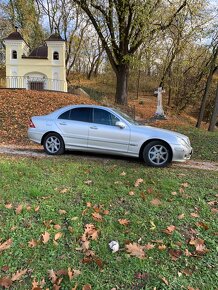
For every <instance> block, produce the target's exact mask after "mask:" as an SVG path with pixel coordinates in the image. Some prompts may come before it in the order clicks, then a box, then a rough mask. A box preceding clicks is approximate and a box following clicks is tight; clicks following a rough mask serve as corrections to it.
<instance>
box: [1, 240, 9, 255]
mask: <svg viewBox="0 0 218 290" xmlns="http://www.w3.org/2000/svg"><path fill="white" fill-rule="evenodd" d="M11 245H12V239H8V240H7V241H5V242H4V243H2V244H0V252H2V251H4V250H7V249H9V248H10V247H11Z"/></svg>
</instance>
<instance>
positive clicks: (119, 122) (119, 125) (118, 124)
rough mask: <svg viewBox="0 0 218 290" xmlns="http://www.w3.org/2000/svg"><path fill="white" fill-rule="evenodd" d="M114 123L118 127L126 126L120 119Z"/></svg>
mask: <svg viewBox="0 0 218 290" xmlns="http://www.w3.org/2000/svg"><path fill="white" fill-rule="evenodd" d="M115 125H116V126H117V127H119V128H120V129H124V128H125V127H126V125H125V124H124V123H123V122H121V121H118V122H116V123H115Z"/></svg>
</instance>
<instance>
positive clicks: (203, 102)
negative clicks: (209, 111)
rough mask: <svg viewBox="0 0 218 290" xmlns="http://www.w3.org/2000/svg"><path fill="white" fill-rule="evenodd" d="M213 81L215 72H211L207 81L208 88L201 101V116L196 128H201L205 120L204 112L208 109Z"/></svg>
mask: <svg viewBox="0 0 218 290" xmlns="http://www.w3.org/2000/svg"><path fill="white" fill-rule="evenodd" d="M212 79H213V71H212V70H211V71H210V73H209V76H208V79H207V83H206V87H205V90H204V94H203V97H202V100H201V107H200V112H199V115H198V121H197V124H196V128H200V126H201V122H202V121H203V118H204V112H205V108H206V102H207V96H208V93H209V89H210V85H211V82H212Z"/></svg>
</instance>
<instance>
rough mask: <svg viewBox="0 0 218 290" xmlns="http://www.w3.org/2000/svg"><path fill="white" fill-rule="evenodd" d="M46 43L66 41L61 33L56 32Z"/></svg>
mask: <svg viewBox="0 0 218 290" xmlns="http://www.w3.org/2000/svg"><path fill="white" fill-rule="evenodd" d="M46 41H65V40H64V39H63V38H62V37H61V36H60V34H59V33H57V32H55V33H53V34H51V35H50V36H49V38H47V39H46Z"/></svg>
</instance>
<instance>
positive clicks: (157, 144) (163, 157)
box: [143, 140, 172, 167]
mask: <svg viewBox="0 0 218 290" xmlns="http://www.w3.org/2000/svg"><path fill="white" fill-rule="evenodd" d="M143 160H144V161H145V163H146V164H147V165H149V166H153V167H165V166H167V165H169V163H170V162H171V160H172V154H171V150H170V147H169V146H168V145H167V144H166V143H164V142H162V141H158V140H157V141H152V142H150V143H148V144H147V145H146V146H145V148H144V149H143Z"/></svg>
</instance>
